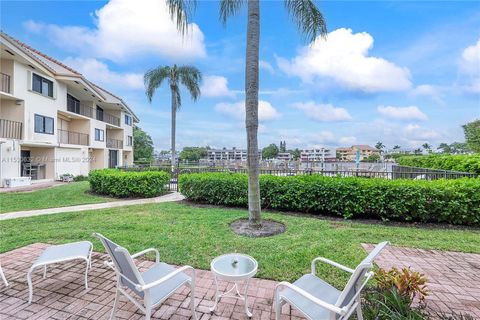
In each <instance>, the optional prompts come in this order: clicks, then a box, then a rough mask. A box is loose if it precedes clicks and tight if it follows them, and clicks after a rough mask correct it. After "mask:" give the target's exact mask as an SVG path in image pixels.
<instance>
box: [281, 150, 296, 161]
mask: <svg viewBox="0 0 480 320" xmlns="http://www.w3.org/2000/svg"><path fill="white" fill-rule="evenodd" d="M292 159H293V157H292V154H291V153H290V152H279V153H278V154H277V160H280V161H290V160H292Z"/></svg>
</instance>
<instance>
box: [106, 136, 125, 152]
mask: <svg viewBox="0 0 480 320" xmlns="http://www.w3.org/2000/svg"><path fill="white" fill-rule="evenodd" d="M107 148H112V149H123V141H122V140H117V139H111V138H107Z"/></svg>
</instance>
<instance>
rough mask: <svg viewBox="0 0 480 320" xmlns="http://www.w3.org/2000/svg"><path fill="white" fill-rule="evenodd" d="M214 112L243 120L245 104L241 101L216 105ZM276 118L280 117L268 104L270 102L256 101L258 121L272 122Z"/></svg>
mask: <svg viewBox="0 0 480 320" xmlns="http://www.w3.org/2000/svg"><path fill="white" fill-rule="evenodd" d="M215 110H216V111H218V112H220V113H223V114H226V115H228V116H232V117H234V118H236V119H239V120H245V102H243V101H239V102H235V103H226V102H222V103H218V104H217V105H215ZM278 117H280V113H279V112H278V111H277V109H275V108H274V107H273V106H272V105H271V104H270V102H268V101H264V100H259V101H258V120H259V121H268V120H273V119H276V118H278Z"/></svg>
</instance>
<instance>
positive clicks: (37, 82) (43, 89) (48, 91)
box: [32, 73, 53, 98]
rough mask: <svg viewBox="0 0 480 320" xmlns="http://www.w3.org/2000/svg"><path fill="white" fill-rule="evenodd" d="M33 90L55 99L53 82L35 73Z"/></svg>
mask: <svg viewBox="0 0 480 320" xmlns="http://www.w3.org/2000/svg"><path fill="white" fill-rule="evenodd" d="M32 90H33V91H35V92H38V93H40V94H42V95H44V96H48V97H51V98H53V82H52V81H50V80H47V79H45V78H43V77H40V76H39V75H38V74H35V73H34V74H32Z"/></svg>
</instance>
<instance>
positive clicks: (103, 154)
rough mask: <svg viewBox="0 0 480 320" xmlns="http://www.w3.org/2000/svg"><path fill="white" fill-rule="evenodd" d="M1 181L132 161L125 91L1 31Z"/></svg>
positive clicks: (51, 177)
mask: <svg viewBox="0 0 480 320" xmlns="http://www.w3.org/2000/svg"><path fill="white" fill-rule="evenodd" d="M0 72H1V73H0V76H1V77H0V79H1V82H0V158H1V162H0V183H1V185H2V186H3V184H4V181H5V179H8V178H16V177H22V176H28V177H31V179H32V180H35V179H37V180H40V179H48V180H54V179H59V178H60V176H61V175H63V174H72V175H74V176H75V175H87V174H88V172H89V171H90V170H92V169H99V168H107V167H116V166H121V165H130V164H132V163H133V125H134V124H135V123H136V122H138V121H139V119H138V118H137V116H136V115H135V114H134V113H133V112H132V110H131V109H130V108H129V106H128V105H127V104H126V103H125V102H124V101H123V100H122V99H121V98H119V97H117V96H115V95H114V94H112V93H110V92H108V91H107V90H105V89H103V88H100V87H99V86H97V85H95V84H93V83H92V82H90V81H89V80H88V79H86V78H85V77H84V76H83V75H81V74H80V73H78V72H77V71H75V70H73V69H71V68H69V67H68V66H66V65H64V64H62V63H61V62H59V61H57V60H55V59H53V58H51V57H49V56H47V55H45V54H43V53H41V52H39V51H37V50H35V49H33V48H31V47H29V46H28V45H26V44H24V43H22V42H20V41H18V40H16V39H14V38H12V37H10V36H9V35H7V34H5V33H3V32H2V33H1V34H0Z"/></svg>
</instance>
